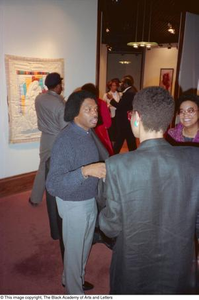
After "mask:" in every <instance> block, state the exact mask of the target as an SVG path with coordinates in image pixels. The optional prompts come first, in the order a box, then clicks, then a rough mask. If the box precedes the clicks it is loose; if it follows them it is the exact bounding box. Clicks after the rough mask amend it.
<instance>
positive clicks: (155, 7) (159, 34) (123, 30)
mask: <svg viewBox="0 0 199 300" xmlns="http://www.w3.org/2000/svg"><path fill="white" fill-rule="evenodd" d="M185 1H186V3H183V2H184V1H183V2H182V0H99V9H100V11H101V12H102V43H104V44H106V45H107V46H110V47H111V48H112V51H113V52H136V51H139V50H137V49H134V48H133V47H131V46H127V43H128V42H134V41H135V39H136V36H137V41H141V40H143V39H144V40H145V41H150V42H156V43H158V45H159V46H161V45H163V44H168V45H169V44H171V46H172V44H176V43H177V42H178V34H179V28H180V20H181V15H182V14H181V12H190V13H195V14H199V1H198V0H185ZM168 23H170V24H171V25H172V27H173V28H174V29H175V34H171V33H169V32H168ZM107 28H108V29H109V30H110V31H109V32H106V29H107Z"/></svg>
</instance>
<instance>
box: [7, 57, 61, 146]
mask: <svg viewBox="0 0 199 300" xmlns="http://www.w3.org/2000/svg"><path fill="white" fill-rule="evenodd" d="M5 65H6V80H7V95H8V97H7V98H8V114H9V142H10V143H26V142H35V141H38V140H39V138H40V135H41V133H40V131H39V130H38V128H37V116H36V112H35V98H36V96H37V95H38V94H40V93H45V92H46V91H47V87H46V86H45V84H44V82H45V78H46V76H47V74H48V73H51V72H57V73H60V75H61V76H62V77H63V74H64V60H63V59H62V58H60V59H40V58H26V57H19V56H11V55H6V56H5Z"/></svg>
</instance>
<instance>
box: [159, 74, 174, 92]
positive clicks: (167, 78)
mask: <svg viewBox="0 0 199 300" xmlns="http://www.w3.org/2000/svg"><path fill="white" fill-rule="evenodd" d="M173 73H174V69H160V81H159V86H161V87H163V88H164V89H166V90H167V91H169V92H170V93H171V92H172V86H173Z"/></svg>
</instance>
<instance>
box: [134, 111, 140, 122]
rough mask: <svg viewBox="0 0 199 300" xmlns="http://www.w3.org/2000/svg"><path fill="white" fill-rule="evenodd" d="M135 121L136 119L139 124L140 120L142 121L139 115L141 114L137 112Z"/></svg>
mask: <svg viewBox="0 0 199 300" xmlns="http://www.w3.org/2000/svg"><path fill="white" fill-rule="evenodd" d="M135 119H136V121H137V122H138V123H139V122H140V120H141V118H140V115H139V113H138V112H137V111H136V112H135Z"/></svg>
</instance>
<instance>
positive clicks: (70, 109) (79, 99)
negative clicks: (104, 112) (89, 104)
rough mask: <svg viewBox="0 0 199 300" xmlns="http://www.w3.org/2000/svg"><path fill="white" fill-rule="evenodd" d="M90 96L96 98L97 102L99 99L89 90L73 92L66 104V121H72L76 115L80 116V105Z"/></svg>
mask: <svg viewBox="0 0 199 300" xmlns="http://www.w3.org/2000/svg"><path fill="white" fill-rule="evenodd" d="M87 98H90V99H93V100H95V102H96V104H97V99H96V97H95V95H94V94H92V93H90V92H88V91H78V92H73V93H72V94H71V95H70V96H69V97H68V100H67V102H66V104H65V111H64V120H65V121H66V122H71V121H73V120H74V118H75V117H76V116H78V114H79V111H80V107H81V105H82V103H83V102H84V100H85V99H87Z"/></svg>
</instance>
